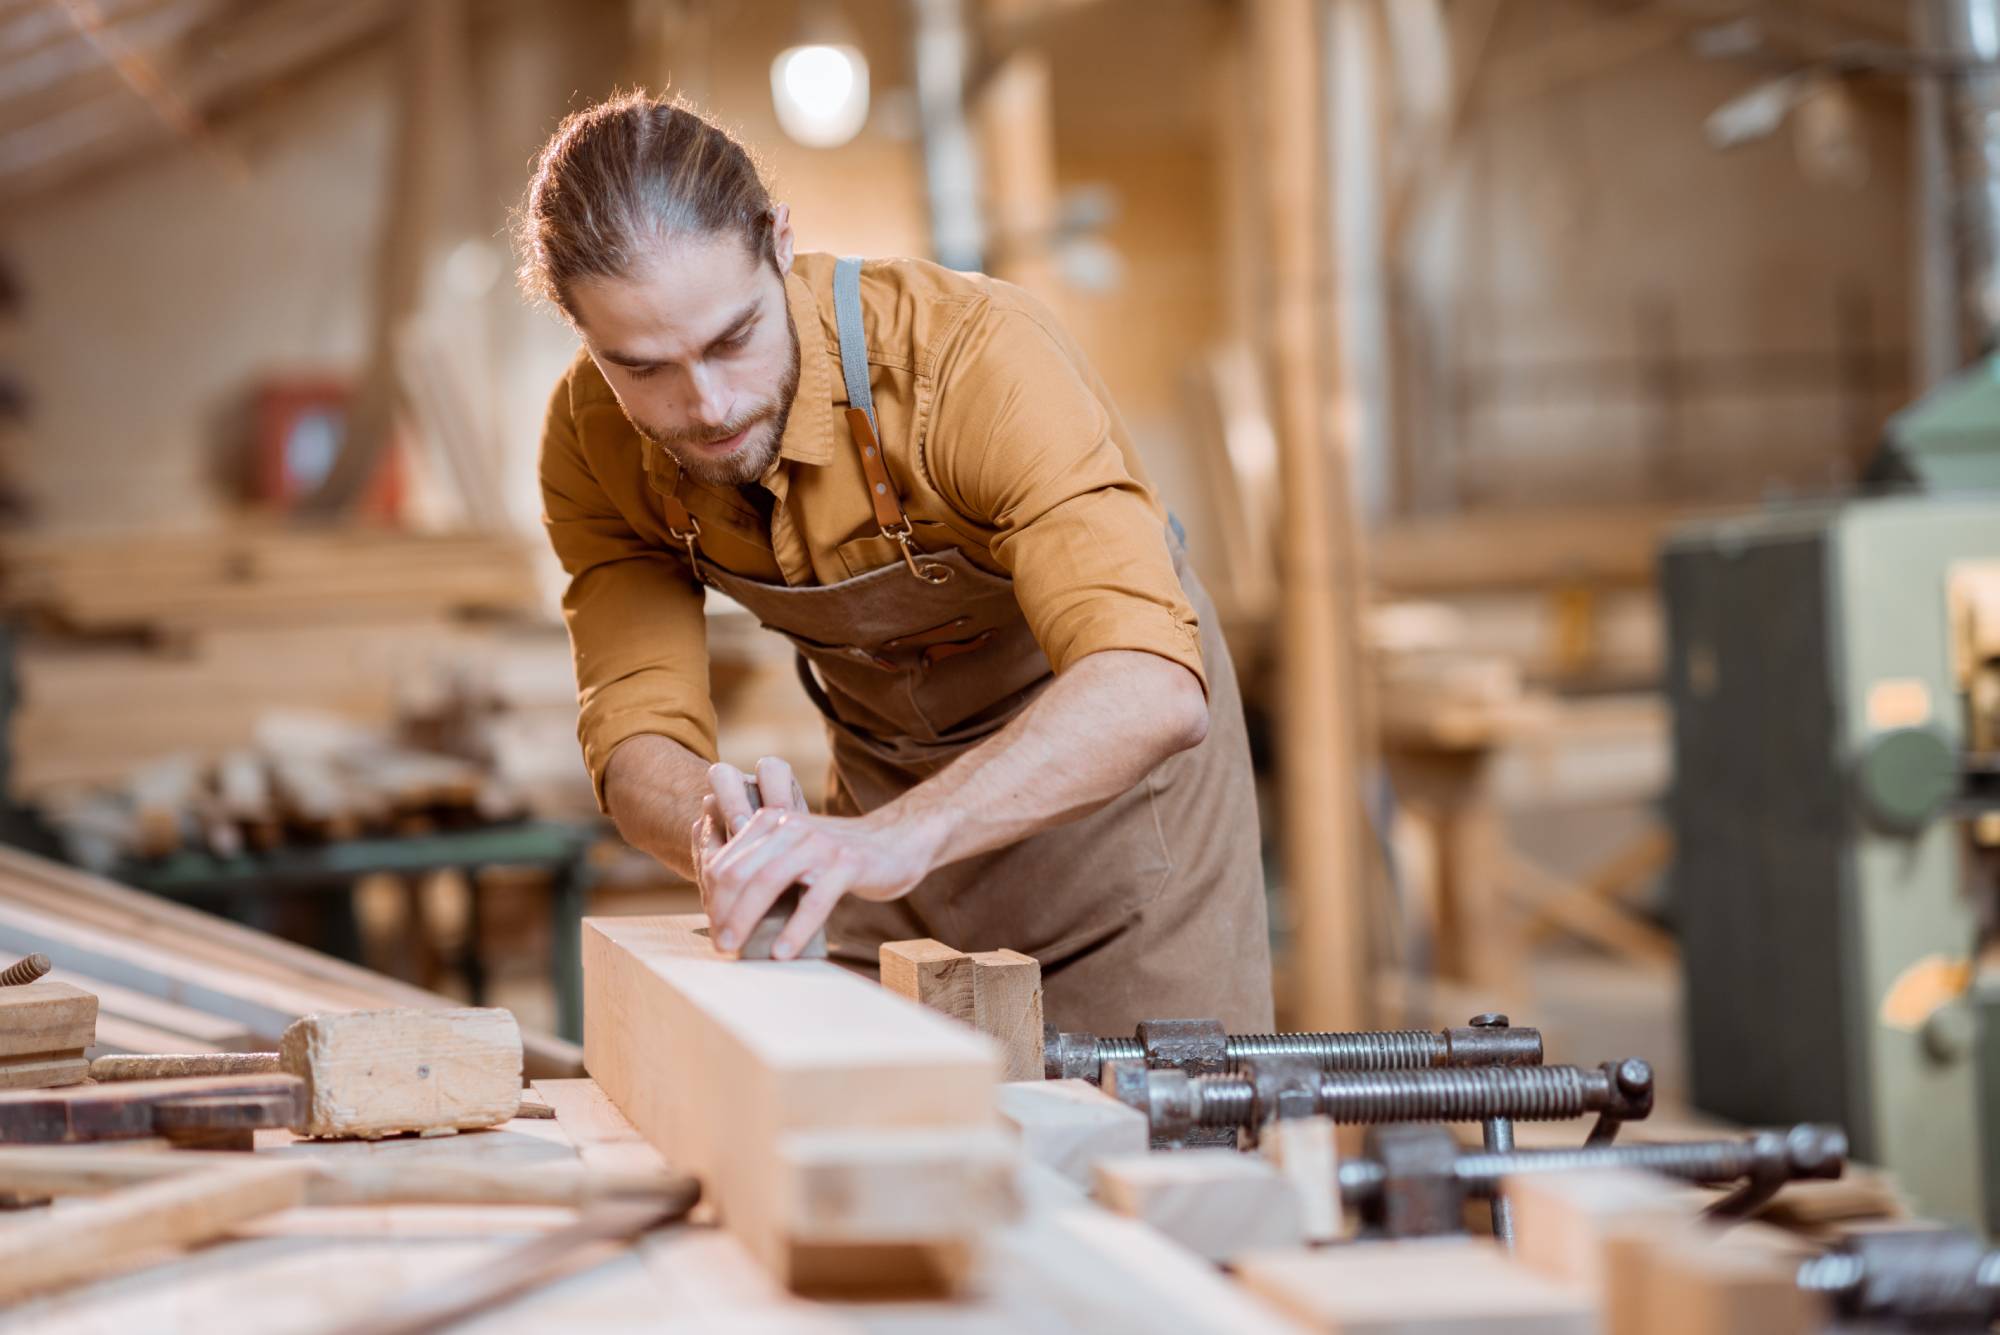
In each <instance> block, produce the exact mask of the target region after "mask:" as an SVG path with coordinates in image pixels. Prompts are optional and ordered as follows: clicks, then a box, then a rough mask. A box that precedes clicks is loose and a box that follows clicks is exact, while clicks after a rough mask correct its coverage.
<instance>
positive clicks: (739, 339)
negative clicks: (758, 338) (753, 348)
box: [715, 331, 750, 353]
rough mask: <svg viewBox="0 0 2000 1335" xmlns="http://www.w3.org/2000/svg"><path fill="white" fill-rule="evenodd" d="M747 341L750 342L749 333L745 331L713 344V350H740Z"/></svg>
mask: <svg viewBox="0 0 2000 1335" xmlns="http://www.w3.org/2000/svg"><path fill="white" fill-rule="evenodd" d="M749 342H750V335H749V333H748V332H747V331H746V332H744V333H741V334H737V335H736V336H735V337H733V338H725V339H723V340H722V342H720V343H718V344H716V345H715V350H716V351H717V352H725V353H727V352H741V351H743V349H744V347H745V346H746V345H747V344H748V343H749Z"/></svg>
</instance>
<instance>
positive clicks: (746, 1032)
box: [583, 914, 999, 1291]
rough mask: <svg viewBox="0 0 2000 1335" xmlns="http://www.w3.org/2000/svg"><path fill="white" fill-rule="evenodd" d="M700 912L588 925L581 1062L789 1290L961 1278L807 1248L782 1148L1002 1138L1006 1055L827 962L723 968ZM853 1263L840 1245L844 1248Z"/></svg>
mask: <svg viewBox="0 0 2000 1335" xmlns="http://www.w3.org/2000/svg"><path fill="white" fill-rule="evenodd" d="M705 927H706V922H705V920H704V919H703V918H702V917H701V916H700V915H698V914H694V915H685V916H676V917H659V918H651V917H635V918H588V919H585V921H584V924H583V960H584V994H585V995H584V1061H585V1065H586V1066H587V1067H588V1068H589V1070H590V1073H591V1075H592V1076H593V1077H594V1078H595V1079H596V1080H597V1082H598V1084H599V1085H600V1086H602V1088H603V1090H604V1092H605V1093H606V1094H608V1095H610V1097H611V1099H612V1101H613V1102H614V1103H616V1104H617V1105H618V1107H619V1109H620V1110H621V1111H623V1112H624V1114H625V1115H626V1116H627V1117H628V1118H630V1119H631V1121H632V1124H633V1125H634V1126H635V1127H637V1128H638V1130H639V1132H640V1134H641V1135H643V1136H645V1137H646V1139H647V1140H648V1141H650V1142H651V1143H652V1144H653V1145H654V1146H655V1147H656V1148H658V1149H659V1151H660V1152H661V1154H663V1155H664V1156H665V1157H666V1160H667V1162H668V1163H670V1164H672V1165H673V1166H674V1167H676V1168H680V1169H684V1170H686V1171H689V1172H692V1173H695V1174H696V1175H697V1176H699V1177H700V1178H701V1180H702V1182H703V1185H704V1188H705V1189H706V1191H707V1193H708V1197H709V1199H710V1200H711V1201H712V1202H713V1203H714V1204H715V1205H716V1206H717V1208H718V1209H719V1211H720V1213H721V1215H722V1218H723V1222H724V1223H725V1225H726V1226H727V1227H728V1228H729V1229H730V1231H731V1232H733V1233H735V1234H736V1235H737V1236H738V1237H740V1238H741V1239H743V1241H744V1242H745V1244H746V1245H747V1246H748V1248H749V1249H750V1251H751V1252H752V1253H753V1254H754V1255H756V1256H757V1257H758V1259H759V1260H760V1261H762V1262H763V1264H764V1265H765V1266H766V1267H767V1268H768V1269H770V1271H771V1272H772V1273H773V1274H774V1275H776V1276H777V1277H778V1278H779V1279H780V1280H781V1282H784V1283H786V1284H788V1285H791V1286H793V1287H795V1288H798V1289H800V1290H802V1291H804V1290H810V1289H813V1288H814V1287H815V1286H816V1285H818V1284H820V1283H822V1282H825V1281H826V1280H827V1279H829V1277H839V1273H838V1272H840V1268H841V1267H842V1266H845V1267H846V1269H845V1272H844V1273H845V1274H846V1275H850V1276H857V1277H863V1278H865V1279H866V1280H867V1281H868V1282H869V1283H871V1284H876V1285H879V1286H881V1287H882V1288H884V1289H885V1290H887V1289H898V1288H902V1287H903V1286H905V1285H907V1286H909V1287H911V1288H915V1289H920V1290H921V1289H924V1288H930V1287H935V1286H936V1285H937V1284H938V1283H940V1282H951V1281H953V1280H955V1279H956V1278H957V1274H956V1272H948V1273H944V1274H942V1275H941V1274H940V1272H939V1271H938V1268H937V1267H936V1266H935V1264H934V1261H935V1259H936V1258H935V1257H934V1256H931V1255H928V1254H924V1252H923V1249H902V1251H901V1252H900V1253H899V1251H898V1249H897V1248H896V1247H893V1246H881V1247H874V1248H872V1249H871V1248H870V1247H869V1246H868V1245H865V1244H855V1245H853V1246H852V1247H848V1248H846V1249H845V1253H844V1254H840V1255H834V1254H830V1253H829V1251H828V1249H826V1248H823V1247H816V1245H815V1244H812V1243H807V1242H800V1241H799V1240H798V1238H797V1237H796V1236H795V1225H797V1224H798V1223H799V1221H796V1220H795V1219H793V1218H792V1217H791V1215H790V1214H789V1213H788V1212H789V1211H790V1210H792V1209H793V1208H795V1204H794V1202H795V1196H794V1193H793V1192H791V1190H790V1189H789V1187H788V1183H789V1181H790V1180H791V1175H790V1174H789V1173H788V1171H787V1165H786V1163H785V1145H786V1142H787V1139H788V1138H789V1137H791V1136H794V1135H797V1134H800V1133H804V1132H812V1131H832V1130H840V1129H856V1128H869V1129H873V1130H876V1131H878V1132H886V1131H893V1130H897V1129H909V1130H921V1131H924V1132H944V1131H952V1130H956V1131H961V1132H962V1131H973V1130H984V1129H989V1128H991V1126H992V1125H993V1105H994V1086H995V1077H996V1075H997V1073H998V1068H999V1054H998V1052H997V1050H996V1049H995V1048H994V1046H993V1044H992V1043H991V1042H990V1041H988V1040H987V1039H984V1038H982V1037H981V1036H979V1035H978V1034H975V1033H971V1032H968V1031H967V1030H966V1029H965V1028H964V1027H963V1026H961V1025H956V1024H953V1023H951V1022H950V1021H949V1020H946V1019H945V1018H944V1017H942V1016H939V1015H936V1014H934V1013H932V1012H930V1011H928V1010H925V1009H924V1008H922V1007H919V1006H912V1005H910V1004H909V1003H908V1002H906V1001H904V1000H903V999H901V998H900V997H897V996H895V995H893V994H892V993H890V992H889V991H888V990H887V989H884V988H880V987H875V986H873V985H871V984H869V983H867V982H865V981H863V980H861V979H858V978H856V977H854V976H853V975H852V974H850V973H848V972H846V971H845V970H843V969H841V968H840V967H839V966H837V965H834V964H830V963H826V962H823V961H818V960H806V961H791V962H787V963H782V964H780V963H770V962H756V961H735V960H727V959H725V958H723V957H722V956H721V955H719V954H718V953H717V952H716V951H715V950H714V948H713V947H712V945H711V944H710V942H709V940H708V937H707V936H706V935H705ZM833 1251H834V1252H836V1253H838V1252H841V1251H842V1249H841V1248H834V1249H833Z"/></svg>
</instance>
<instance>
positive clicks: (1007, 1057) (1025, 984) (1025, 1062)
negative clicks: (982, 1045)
mask: <svg viewBox="0 0 2000 1335" xmlns="http://www.w3.org/2000/svg"><path fill="white" fill-rule="evenodd" d="M968 958H970V959H971V961H972V1023H973V1027H974V1028H976V1029H978V1030H979V1032H980V1033H982V1034H985V1035H986V1036H987V1037H989V1038H991V1039H992V1040H993V1041H994V1042H995V1043H998V1044H999V1045H1000V1053H1001V1057H1000V1078H1001V1079H1002V1080H1039V1079H1040V1078H1041V1076H1042V1066H1043V1063H1042V966H1041V965H1040V964H1039V963H1037V962H1036V961H1035V959H1034V957H1033V956H1030V955H1023V954H1022V953H1021V952H1020V951H1018V950H981V951H976V952H974V953H973V954H972V955H971V956H969V957H968Z"/></svg>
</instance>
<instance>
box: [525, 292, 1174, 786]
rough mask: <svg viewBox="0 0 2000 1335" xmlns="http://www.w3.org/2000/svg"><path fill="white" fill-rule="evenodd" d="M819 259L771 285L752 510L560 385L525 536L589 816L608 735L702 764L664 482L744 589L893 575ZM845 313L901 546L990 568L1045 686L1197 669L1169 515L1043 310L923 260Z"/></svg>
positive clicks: (692, 604) (686, 591) (680, 554)
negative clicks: (531, 545)
mask: <svg viewBox="0 0 2000 1335" xmlns="http://www.w3.org/2000/svg"><path fill="white" fill-rule="evenodd" d="M833 264H834V258H833V256H831V255H819V254H802V255H800V256H798V257H797V260H796V261H795V263H794V265H793V268H792V272H791V274H790V275H789V276H787V278H786V280H785V295H786V300H787V303H788V305H789V306H790V309H791V316H792V321H793V325H794V327H795V328H796V329H797V330H798V336H799V390H798V398H797V400H796V402H794V404H793V405H792V411H791V417H790V419H789V421H788V422H787V424H786V427H785V433H784V437H783V439H782V440H781V441H780V444H779V450H778V455H777V458H776V459H775V460H774V461H773V462H772V464H771V467H770V468H769V469H768V470H766V472H765V473H764V475H763V476H762V477H761V478H759V479H758V481H757V482H756V483H755V484H753V485H754V486H755V487H760V488H762V489H763V490H764V491H766V492H768V493H769V495H768V497H766V498H762V499H763V500H764V504H763V505H761V506H760V505H758V504H753V502H752V500H751V499H750V497H749V495H748V494H746V493H748V492H749V490H750V489H749V488H747V487H746V488H743V489H737V488H727V487H711V486H708V485H706V484H705V483H702V482H699V481H697V480H696V479H694V478H692V477H689V478H684V479H683V478H681V477H680V476H679V468H678V466H677V465H676V464H675V463H674V461H673V458H672V456H671V455H669V454H668V453H667V452H666V451H665V450H664V449H662V448H661V447H659V446H658V445H655V444H653V443H652V442H651V441H648V440H647V439H646V438H645V437H643V436H641V435H640V434H639V433H638V432H637V431H636V430H634V429H633V427H632V425H631V423H630V422H629V421H627V420H626V417H625V414H624V411H623V410H622V409H621V408H620V407H619V406H618V401H617V399H616V397H615V396H614V395H613V394H612V391H611V387H610V386H609V385H608V384H606V383H605V381H604V377H603V375H602V374H601V373H600V372H599V371H598V369H597V366H596V364H595V363H594V362H592V361H591V359H590V357H589V355H588V353H579V354H578V356H577V358H576V360H575V361H574V362H572V363H571V365H570V367H569V370H568V371H567V372H565V373H564V375H563V378H562V380H561V381H560V382H559V383H558V384H557V385H556V389H555V393H554V395H553V396H552V398H551V399H550V402H549V412H548V420H547V423H546V425H545V427H544V430H543V435H542V451H541V484H542V500H543V510H544V513H543V522H544V524H545V525H546V526H547V529H548V534H549V541H550V542H551V543H553V544H554V546H555V551H556V555H557V557H559V558H560V559H561V561H562V565H563V569H564V570H565V571H567V572H568V574H569V586H568V589H567V591H566V592H565V593H564V595H563V619H564V621H565V622H566V623H567V624H568V626H569V634H570V645H571V649H572V651H573V653H574V657H575V661H576V679H577V698H578V704H579V721H578V737H579V739H580V740H581V742H582V743H583V757H584V764H585V765H586V767H587V768H588V769H589V771H590V776H591V782H592V783H593V784H594V785H595V786H596V789H597V794H598V800H599V802H600V804H601V803H602V802H603V798H604V769H605V766H606V764H607V763H608V762H609V760H610V757H611V753H612V751H613V750H614V749H616V747H617V746H618V744H619V743H620V742H622V741H624V740H625V739H626V738H628V737H633V736H636V735H639V734H641V733H657V734H659V735H661V736H664V737H671V738H673V739H674V740H675V741H677V742H679V743H681V744H682V745H683V746H685V747H687V748H688V749H689V750H691V751H694V752H695V753H697V754H699V755H701V756H703V757H706V758H708V759H711V760H712V759H714V758H715V755H716V745H715V709H714V706H713V704H712V703H711V701H710V698H709V686H708V652H707V642H706V632H705V629H704V623H703V620H702V593H703V586H702V585H701V583H700V581H699V580H698V579H697V578H696V577H695V574H694V571H693V569H692V566H691V564H690V563H689V561H688V557H687V551H686V549H685V548H684V547H683V546H682V545H681V544H679V543H678V542H676V541H674V539H673V538H672V537H670V536H669V535H668V531H667V520H666V514H665V511H664V510H663V508H662V506H661V499H662V492H667V491H672V490H674V488H675V485H676V483H678V486H679V494H680V497H681V500H682V502H683V503H684V504H685V505H686V506H687V508H688V511H689V513H691V514H692V515H693V516H694V517H695V519H696V520H697V521H698V522H699V524H700V526H701V541H700V548H701V553H702V558H703V559H704V560H705V561H709V562H713V563H714V564H716V565H718V566H720V567H722V568H723V569H725V570H728V571H730V572H732V573H734V574H737V575H742V576H745V577H747V578H750V579H757V580H764V581H769V582H774V583H776V582H783V583H785V584H788V585H811V584H833V583H837V582H838V581H841V580H844V579H848V578H850V577H852V576H855V575H861V574H865V573H867V572H868V571H870V570H874V569H877V568H878V567H881V566H885V565H897V564H900V563H901V556H900V553H899V551H898V549H897V547H896V544H895V543H894V542H892V541H890V540H889V539H887V538H884V537H882V536H881V534H880V532H879V531H878V530H877V528H876V523H875V516H874V511H873V509H872V508H871V506H870V504H869V499H868V488H867V483H866V482H865V481H864V479H863V477H862V473H861V462H860V458H859V456H858V453H857V451H856V449H855V447H854V444H853V440H852V438H851V436H850V434H849V432H848V428H847V422H846V419H845V417H844V416H843V415H842V410H843V409H844V408H845V407H846V404H847V393H846V388H845V385H844V382H843V381H842V378H841V374H840V352H839V346H840V345H839V339H838V336H837V334H836V333H835V329H834V318H833ZM861 303H862V311H863V316H864V322H865V324H866V328H867V343H868V363H869V379H870V384H871V386H872V388H873V390H874V396H875V412H876V420H877V421H878V422H879V423H880V425H881V432H882V444H883V457H884V460H885V462H886V463H887V464H888V468H889V473H890V476H891V478H892V479H893V480H894V482H895V485H896V487H897V489H898V491H900V492H901V494H902V501H903V506H904V509H905V510H906V511H907V512H908V514H909V516H910V520H911V522H912V524H913V526H914V529H915V541H916V544H917V546H918V547H920V548H922V549H923V550H926V551H933V552H941V551H943V550H945V549H946V548H947V547H957V548H958V549H959V550H960V551H962V552H964V553H965V556H966V558H967V559H968V560H970V561H972V562H973V563H974V564H976V565H979V566H981V567H983V568H985V569H987V570H989V571H992V572H993V573H995V574H1001V575H1007V576H1010V577H1011V578H1012V579H1013V581H1014V594H1015V598H1016V599H1017V600H1018V601H1019V603H1020V605H1021V610H1022V613H1023V614H1024V615H1025V616H1026V618H1027V621H1028V625H1029V627H1030V629H1031V630H1032V631H1033V632H1034V636H1035V639H1036V641H1037V642H1038V643H1039V644H1040V645H1041V648H1042V651H1043V652H1044V653H1045V654H1046V655H1047V656H1048V659H1049V662H1050V664H1051V665H1053V667H1054V668H1055V670H1056V671H1057V672H1058V673H1060V672H1062V671H1063V670H1064V668H1066V667H1067V666H1068V665H1069V664H1071V663H1074V662H1076V661H1077V660H1078V659H1079V658H1082V657H1083V656H1085V655H1086V654H1092V653H1097V652H1099V651H1101V650H1106V649H1137V650H1144V651H1146V652H1149V653H1155V654H1159V655H1160V656H1162V657H1164V658H1169V659H1172V660H1173V661H1174V662H1176V663H1180V664H1182V665H1184V666H1185V667H1187V668H1188V669H1189V670H1191V671H1192V672H1194V673H1195V674H1196V675H1197V676H1198V677H1199V676H1201V675H1202V664H1201V651H1200V647H1199V641H1198V626H1197V623H1196V620H1195V613H1194V609H1193V608H1192V607H1191V606H1189V604H1188V601H1187V598H1186V596H1185V595H1184V594H1183V593H1182V591H1181V585H1180V580H1179V579H1178V578H1177V577H1176V575H1175V573H1174V568H1173V560H1172V557H1171V554H1170V552H1169V550H1168V546H1167V539H1166V534H1165V526H1166V516H1165V513H1164V511H1163V510H1162V508H1161V506H1160V503H1159V501H1158V500H1157V498H1156V497H1155V496H1154V494H1153V491H1152V488H1151V487H1150V486H1149V485H1148V484H1147V482H1146V478H1145V474H1144V471H1143V470H1142V469H1141V467H1140V463H1139V456H1138V452H1137V451H1136V450H1135V449H1134V448H1133V445H1132V440H1131V437H1130V436H1129V435H1128V434H1127V432H1126V430H1125V425H1124V423H1123V422H1121V421H1120V420H1119V417H1118V410H1117V409H1116V408H1115V407H1114V406H1113V404H1112V402H1111V396H1110V394H1109V393H1108V392H1107V391H1106V389H1105V387H1104V385H1103V382H1101V381H1100V380H1099V379H1098V377H1097V374H1096V372H1095V371H1093V370H1092V369H1091V367H1090V365H1089V363H1088V362H1087V361H1086V360H1085V359H1084V356H1083V354H1082V353H1081V352H1080V351H1079V350H1078V349H1077V347H1076V345H1075V343H1074V342H1072V341H1071V339H1070V337H1069V335H1068V334H1067V333H1065V332H1064V330H1063V329H1062V327H1061V326H1060V325H1059V324H1058V323H1057V322H1056V320H1055V318H1054V317H1053V316H1052V315H1051V314H1050V313H1049V311H1048V309H1047V308H1046V307H1044V306H1043V305H1041V304H1040V303H1039V302H1037V301H1036V300H1035V299H1034V298H1032V297H1030V296H1029V295H1028V294H1027V293H1026V292H1024V291H1022V290H1021V289H1020V288H1017V287H1014V286H1012V285H1011V284H1008V283H1004V282H1001V281H999V280H997V279H992V278H987V277H983V276H981V275H976V274H962V273H957V272H955V271H953V270H950V269H945V268H942V267H940V266H938V265H935V264H930V263H926V262H924V261H921V260H884V261H876V262H870V263H869V264H867V265H866V266H865V267H864V268H863V270H862V275H861ZM767 510H768V512H769V518H768V520H767V519H766V518H765V517H764V512H765V511H767Z"/></svg>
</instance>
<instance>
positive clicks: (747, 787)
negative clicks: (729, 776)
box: [736, 779, 826, 960]
mask: <svg viewBox="0 0 2000 1335" xmlns="http://www.w3.org/2000/svg"><path fill="white" fill-rule="evenodd" d="M743 791H744V793H745V794H746V795H747V796H748V797H749V798H750V809H751V810H752V811H755V810H757V809H758V808H759V807H761V806H763V805H764V794H763V792H762V790H761V789H759V788H758V787H757V781H756V780H755V779H745V780H744V781H743ZM805 892H806V888H805V887H804V886H803V885H799V884H797V883H794V884H792V885H789V886H786V887H785V889H784V891H783V893H781V894H780V895H779V896H778V897H777V898H776V899H775V900H773V901H772V902H771V908H770V911H769V912H767V913H766V914H765V915H764V918H763V921H761V922H759V923H758V924H757V925H756V926H755V927H753V928H751V929H750V936H749V938H748V939H747V940H745V941H744V942H743V948H742V949H741V950H739V951H737V952H736V957H737V958H738V959H745V960H768V959H770V958H771V947H772V946H773V945H774V944H776V942H777V940H778V933H779V932H781V931H783V930H784V929H785V924H786V923H788V922H790V921H791V918H792V913H793V912H794V911H795V910H796V909H797V908H798V906H799V900H800V899H801V898H802V897H803V896H804V895H805ZM792 958H794V959H801V960H823V959H825V958H826V928H824V927H821V928H820V929H819V930H818V931H816V932H814V933H813V934H812V937H811V939H810V940H808V941H807V942H806V943H805V945H804V946H802V947H800V949H799V953H798V954H797V955H794V956H793V957H792Z"/></svg>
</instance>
